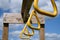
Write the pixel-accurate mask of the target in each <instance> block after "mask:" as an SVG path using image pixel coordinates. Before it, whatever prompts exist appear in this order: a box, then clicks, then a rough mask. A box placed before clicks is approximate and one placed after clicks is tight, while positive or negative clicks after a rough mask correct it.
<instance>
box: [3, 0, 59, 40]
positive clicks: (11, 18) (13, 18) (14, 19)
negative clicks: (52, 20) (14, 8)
mask: <svg viewBox="0 0 60 40" xmlns="http://www.w3.org/2000/svg"><path fill="white" fill-rule="evenodd" d="M33 2H34V3H33ZM32 3H33V6H34V10H32V12H31V14H30V15H29V14H28V13H29V10H30V7H31V5H32ZM51 3H52V6H53V9H54V12H53V13H52V12H47V11H45V10H42V9H40V8H39V7H38V0H34V1H33V0H23V3H22V10H21V14H16V13H14V14H4V21H3V22H4V31H3V40H8V24H9V23H11V24H12V23H18V24H19V23H25V26H24V28H23V30H22V31H21V33H20V38H22V37H23V36H22V35H23V34H24V35H26V36H28V37H29V38H30V37H31V36H33V35H34V30H40V33H41V36H40V37H41V40H45V38H44V23H43V25H42V24H41V21H40V20H41V19H40V18H39V16H38V15H39V14H42V15H46V16H50V17H55V16H56V15H57V13H58V10H57V7H56V4H55V1H54V0H51ZM37 13H38V15H37ZM21 15H22V16H21ZM33 15H34V16H35V17H36V20H37V24H38V27H37V28H36V27H34V26H32V23H34V22H35V21H34V22H33V21H32V20H31V19H33V18H32V17H33ZM33 20H35V18H34V19H33ZM42 26H43V27H42ZM27 27H29V28H30V29H31V30H32V33H31V34H30V33H29V31H28V29H27ZM5 30H6V31H5ZM42 30H43V31H42Z"/></svg>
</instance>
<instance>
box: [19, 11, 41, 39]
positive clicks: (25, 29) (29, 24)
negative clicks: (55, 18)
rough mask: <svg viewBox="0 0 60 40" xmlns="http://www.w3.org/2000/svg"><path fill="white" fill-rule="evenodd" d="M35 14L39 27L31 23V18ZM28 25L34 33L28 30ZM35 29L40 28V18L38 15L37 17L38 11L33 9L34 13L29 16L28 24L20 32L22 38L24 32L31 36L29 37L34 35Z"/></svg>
mask: <svg viewBox="0 0 60 40" xmlns="http://www.w3.org/2000/svg"><path fill="white" fill-rule="evenodd" d="M33 15H34V16H35V17H36V19H37V22H38V27H37V28H35V27H33V26H32V25H31V23H30V20H31V18H32V16H33ZM27 26H28V27H29V28H31V29H32V33H31V34H30V33H29V32H28V30H27ZM34 30H40V21H39V19H38V17H37V14H36V12H35V11H34V10H33V11H32V13H31V14H30V17H29V19H28V21H27V23H26V25H25V26H24V28H23V30H22V31H21V33H20V38H22V34H25V35H27V36H29V37H31V36H33V35H34ZM26 32H28V33H26Z"/></svg>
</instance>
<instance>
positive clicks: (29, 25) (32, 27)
mask: <svg viewBox="0 0 60 40" xmlns="http://www.w3.org/2000/svg"><path fill="white" fill-rule="evenodd" d="M33 15H34V16H35V17H36V20H37V24H38V27H37V28H36V27H34V26H32V25H31V23H30V20H31V18H32V16H33ZM26 24H27V25H28V27H30V28H31V29H34V30H40V21H39V18H38V16H37V14H36V11H34V10H33V11H32V13H31V14H30V17H29V19H28V21H27V23H26Z"/></svg>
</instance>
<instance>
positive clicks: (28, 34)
mask: <svg viewBox="0 0 60 40" xmlns="http://www.w3.org/2000/svg"><path fill="white" fill-rule="evenodd" d="M23 34H25V35H26V36H29V37H31V36H33V35H34V30H33V29H32V33H31V34H30V33H29V31H28V30H27V24H26V25H25V26H24V28H23V30H22V31H21V33H20V38H22V37H23V36H22V35H23Z"/></svg>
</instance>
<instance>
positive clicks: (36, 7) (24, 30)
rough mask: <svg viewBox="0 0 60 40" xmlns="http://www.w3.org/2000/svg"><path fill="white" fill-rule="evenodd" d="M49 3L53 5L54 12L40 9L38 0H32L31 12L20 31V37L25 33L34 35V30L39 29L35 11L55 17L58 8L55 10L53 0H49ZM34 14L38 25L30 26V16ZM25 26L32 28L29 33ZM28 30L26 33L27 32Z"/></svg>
mask: <svg viewBox="0 0 60 40" xmlns="http://www.w3.org/2000/svg"><path fill="white" fill-rule="evenodd" d="M51 3H52V6H53V9H54V12H53V13H52V12H47V11H45V10H42V9H40V8H39V7H38V0H34V9H35V10H33V11H32V12H31V14H30V17H29V18H28V21H27V22H26V24H25V26H24V28H23V30H22V31H21V33H20V38H21V37H22V34H25V35H26V36H29V37H31V36H33V35H34V30H40V27H41V26H40V21H39V18H38V16H37V14H36V12H38V13H39V14H43V15H46V16H50V17H55V16H56V15H57V13H58V10H57V7H56V4H55V1H54V0H51ZM33 15H34V16H35V17H36V20H37V24H38V27H37V28H36V27H34V26H32V24H31V23H30V21H31V19H32V16H33ZM27 26H28V27H29V28H30V29H32V33H31V34H30V33H29V31H28V30H27ZM27 32H28V33H27Z"/></svg>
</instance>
